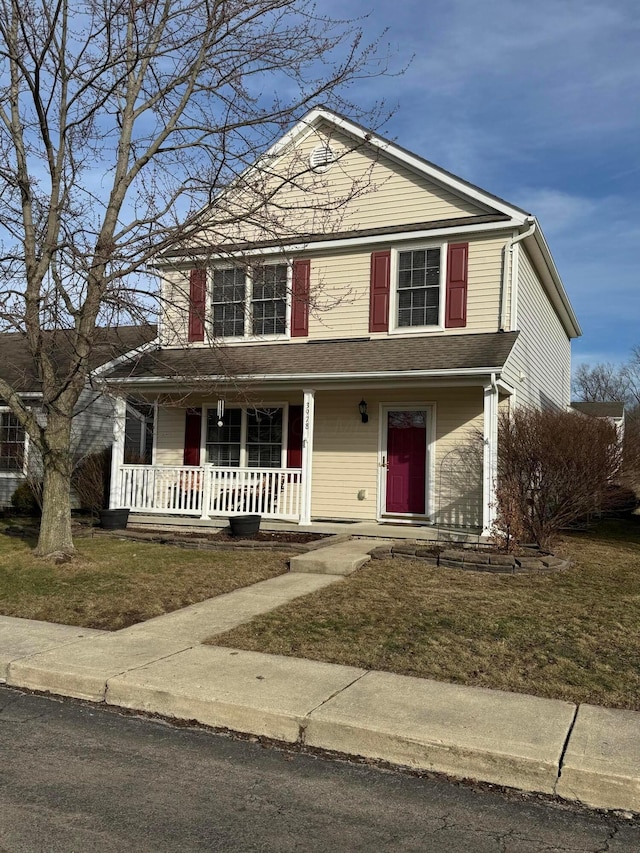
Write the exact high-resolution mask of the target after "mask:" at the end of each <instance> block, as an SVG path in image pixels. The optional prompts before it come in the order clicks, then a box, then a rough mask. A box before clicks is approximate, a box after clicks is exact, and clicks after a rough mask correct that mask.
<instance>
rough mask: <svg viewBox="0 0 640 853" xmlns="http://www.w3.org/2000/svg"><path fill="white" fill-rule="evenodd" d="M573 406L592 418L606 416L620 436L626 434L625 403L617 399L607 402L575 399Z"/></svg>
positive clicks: (577, 410)
mask: <svg viewBox="0 0 640 853" xmlns="http://www.w3.org/2000/svg"><path fill="white" fill-rule="evenodd" d="M571 408H572V409H575V411H576V412H580V413H581V414H583V415H589V416H590V417H592V418H606V419H607V420H608V421H610V422H611V423H612V424H613V425H614V426H615V428H616V431H617V433H618V435H619V437H620V438H621V439H622V437H623V436H624V403H623V402H620V401H616V400H611V401H607V402H583V401H574V402H573V403H571Z"/></svg>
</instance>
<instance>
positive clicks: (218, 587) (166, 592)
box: [0, 535, 288, 630]
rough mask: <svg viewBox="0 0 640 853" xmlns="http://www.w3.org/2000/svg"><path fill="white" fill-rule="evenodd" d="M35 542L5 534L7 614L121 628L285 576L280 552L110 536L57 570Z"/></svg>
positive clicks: (2, 589) (89, 543)
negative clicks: (37, 553) (202, 548)
mask: <svg viewBox="0 0 640 853" xmlns="http://www.w3.org/2000/svg"><path fill="white" fill-rule="evenodd" d="M31 544H33V543H28V542H26V541H23V540H20V539H15V538H13V537H9V536H6V535H0V614H2V615H4V616H20V617H22V618H26V619H41V620H45V621H48V622H61V623H63V624H66V625H81V626H82V627H85V628H103V629H107V630H117V629H118V628H126V627H127V626H128V625H133V624H134V623H136V622H143V621H144V620H145V619H150V618H151V617H153V616H161V615H162V614H163V613H169V612H170V611H172V610H178V609H179V608H180V607H186V606H187V605H188V604H195V603H196V602H197V601H203V600H204V599H206V598H211V597H213V596H215V595H222V594H223V593H225V592H231V591H232V590H234V589H238V588H240V587H243V586H249V585H250V584H253V583H257V582H258V581H262V580H266V579H267V578H272V577H275V576H276V575H280V574H282V573H283V572H285V571H286V569H287V563H286V560H287V556H288V555H286V554H284V553H281V552H276V551H253V550H252V551H251V552H248V551H231V550H230V551H192V550H185V549H183V548H178V547H175V546H171V545H157V544H154V543H148V542H127V541H124V540H118V539H111V538H108V537H96V538H95V539H90V538H87V539H79V540H78V541H77V543H76V545H77V548H78V551H79V556H78V558H77V559H75V560H74V561H73V562H71V563H66V564H63V565H59V566H57V565H53V564H51V563H49V562H46V561H44V560H38V559H37V558H36V557H34V556H33V553H32V551H31Z"/></svg>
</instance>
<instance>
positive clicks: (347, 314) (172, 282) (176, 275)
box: [162, 235, 505, 346]
mask: <svg viewBox="0 0 640 853" xmlns="http://www.w3.org/2000/svg"><path fill="white" fill-rule="evenodd" d="M451 242H461V240H458V239H452V240H451ZM468 242H469V287H468V295H467V325H466V327H465V328H464V329H450V330H446V333H447V334H465V333H477V332H495V331H496V330H497V329H498V323H499V314H500V279H501V268H502V248H503V246H504V242H505V240H504V238H501V237H494V236H489V235H479V236H474V237H472V238H470V239H469V240H468ZM428 244H429V245H438V241H429V243H428ZM423 245H426V243H425V241H409V242H408V243H404V242H403V243H402V244H400V243H397V242H390V243H388V244H386V245H383V246H381V247H380V248H399V247H400V246H401V247H402V248H403V249H404V248H407V249H410V248H417V247H420V246H423ZM376 250H378V247H376ZM371 251H372V250H371V248H369V247H367V248H359V249H345V250H332V251H331V252H328V251H327V252H313V251H310V252H308V253H305V257H307V258H309V259H310V261H311V310H310V314H309V337H310V338H312V339H320V338H325V339H326V338H350V337H357V336H366V335H368V334H369V286H370V281H369V280H370V274H371ZM391 284H392V287H393V286H394V285H395V282H393V281H392V283H391ZM163 294H164V320H163V323H162V340H163V344H164V345H165V346H172V345H181V344H182V345H184V344H186V343H187V340H188V323H189V299H188V294H189V274H188V272H182V271H177V270H173V271H171V270H169V271H166V272H165V276H164V283H163ZM442 295H443V298H444V293H443V294H442ZM207 311H210V306H208V305H207ZM394 322H395V318H393V317H392V318H391V327H392V328H393V326H394Z"/></svg>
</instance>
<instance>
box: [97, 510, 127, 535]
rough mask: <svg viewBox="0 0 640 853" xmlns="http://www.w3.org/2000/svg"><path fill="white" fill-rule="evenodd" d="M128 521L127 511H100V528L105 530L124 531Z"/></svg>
mask: <svg viewBox="0 0 640 853" xmlns="http://www.w3.org/2000/svg"><path fill="white" fill-rule="evenodd" d="M128 521H129V510H128V509H101V510H100V527H102V528H104V529H105V530H124V529H125V528H126V526H127V522H128Z"/></svg>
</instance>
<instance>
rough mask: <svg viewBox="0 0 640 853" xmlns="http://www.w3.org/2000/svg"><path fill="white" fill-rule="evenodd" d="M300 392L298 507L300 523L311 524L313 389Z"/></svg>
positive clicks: (313, 424)
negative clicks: (300, 458)
mask: <svg viewBox="0 0 640 853" xmlns="http://www.w3.org/2000/svg"><path fill="white" fill-rule="evenodd" d="M302 394H303V399H302V466H301V467H302V506H301V508H300V525H307V524H311V500H312V492H311V480H312V473H313V432H314V426H315V389H313V388H303V390H302Z"/></svg>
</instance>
